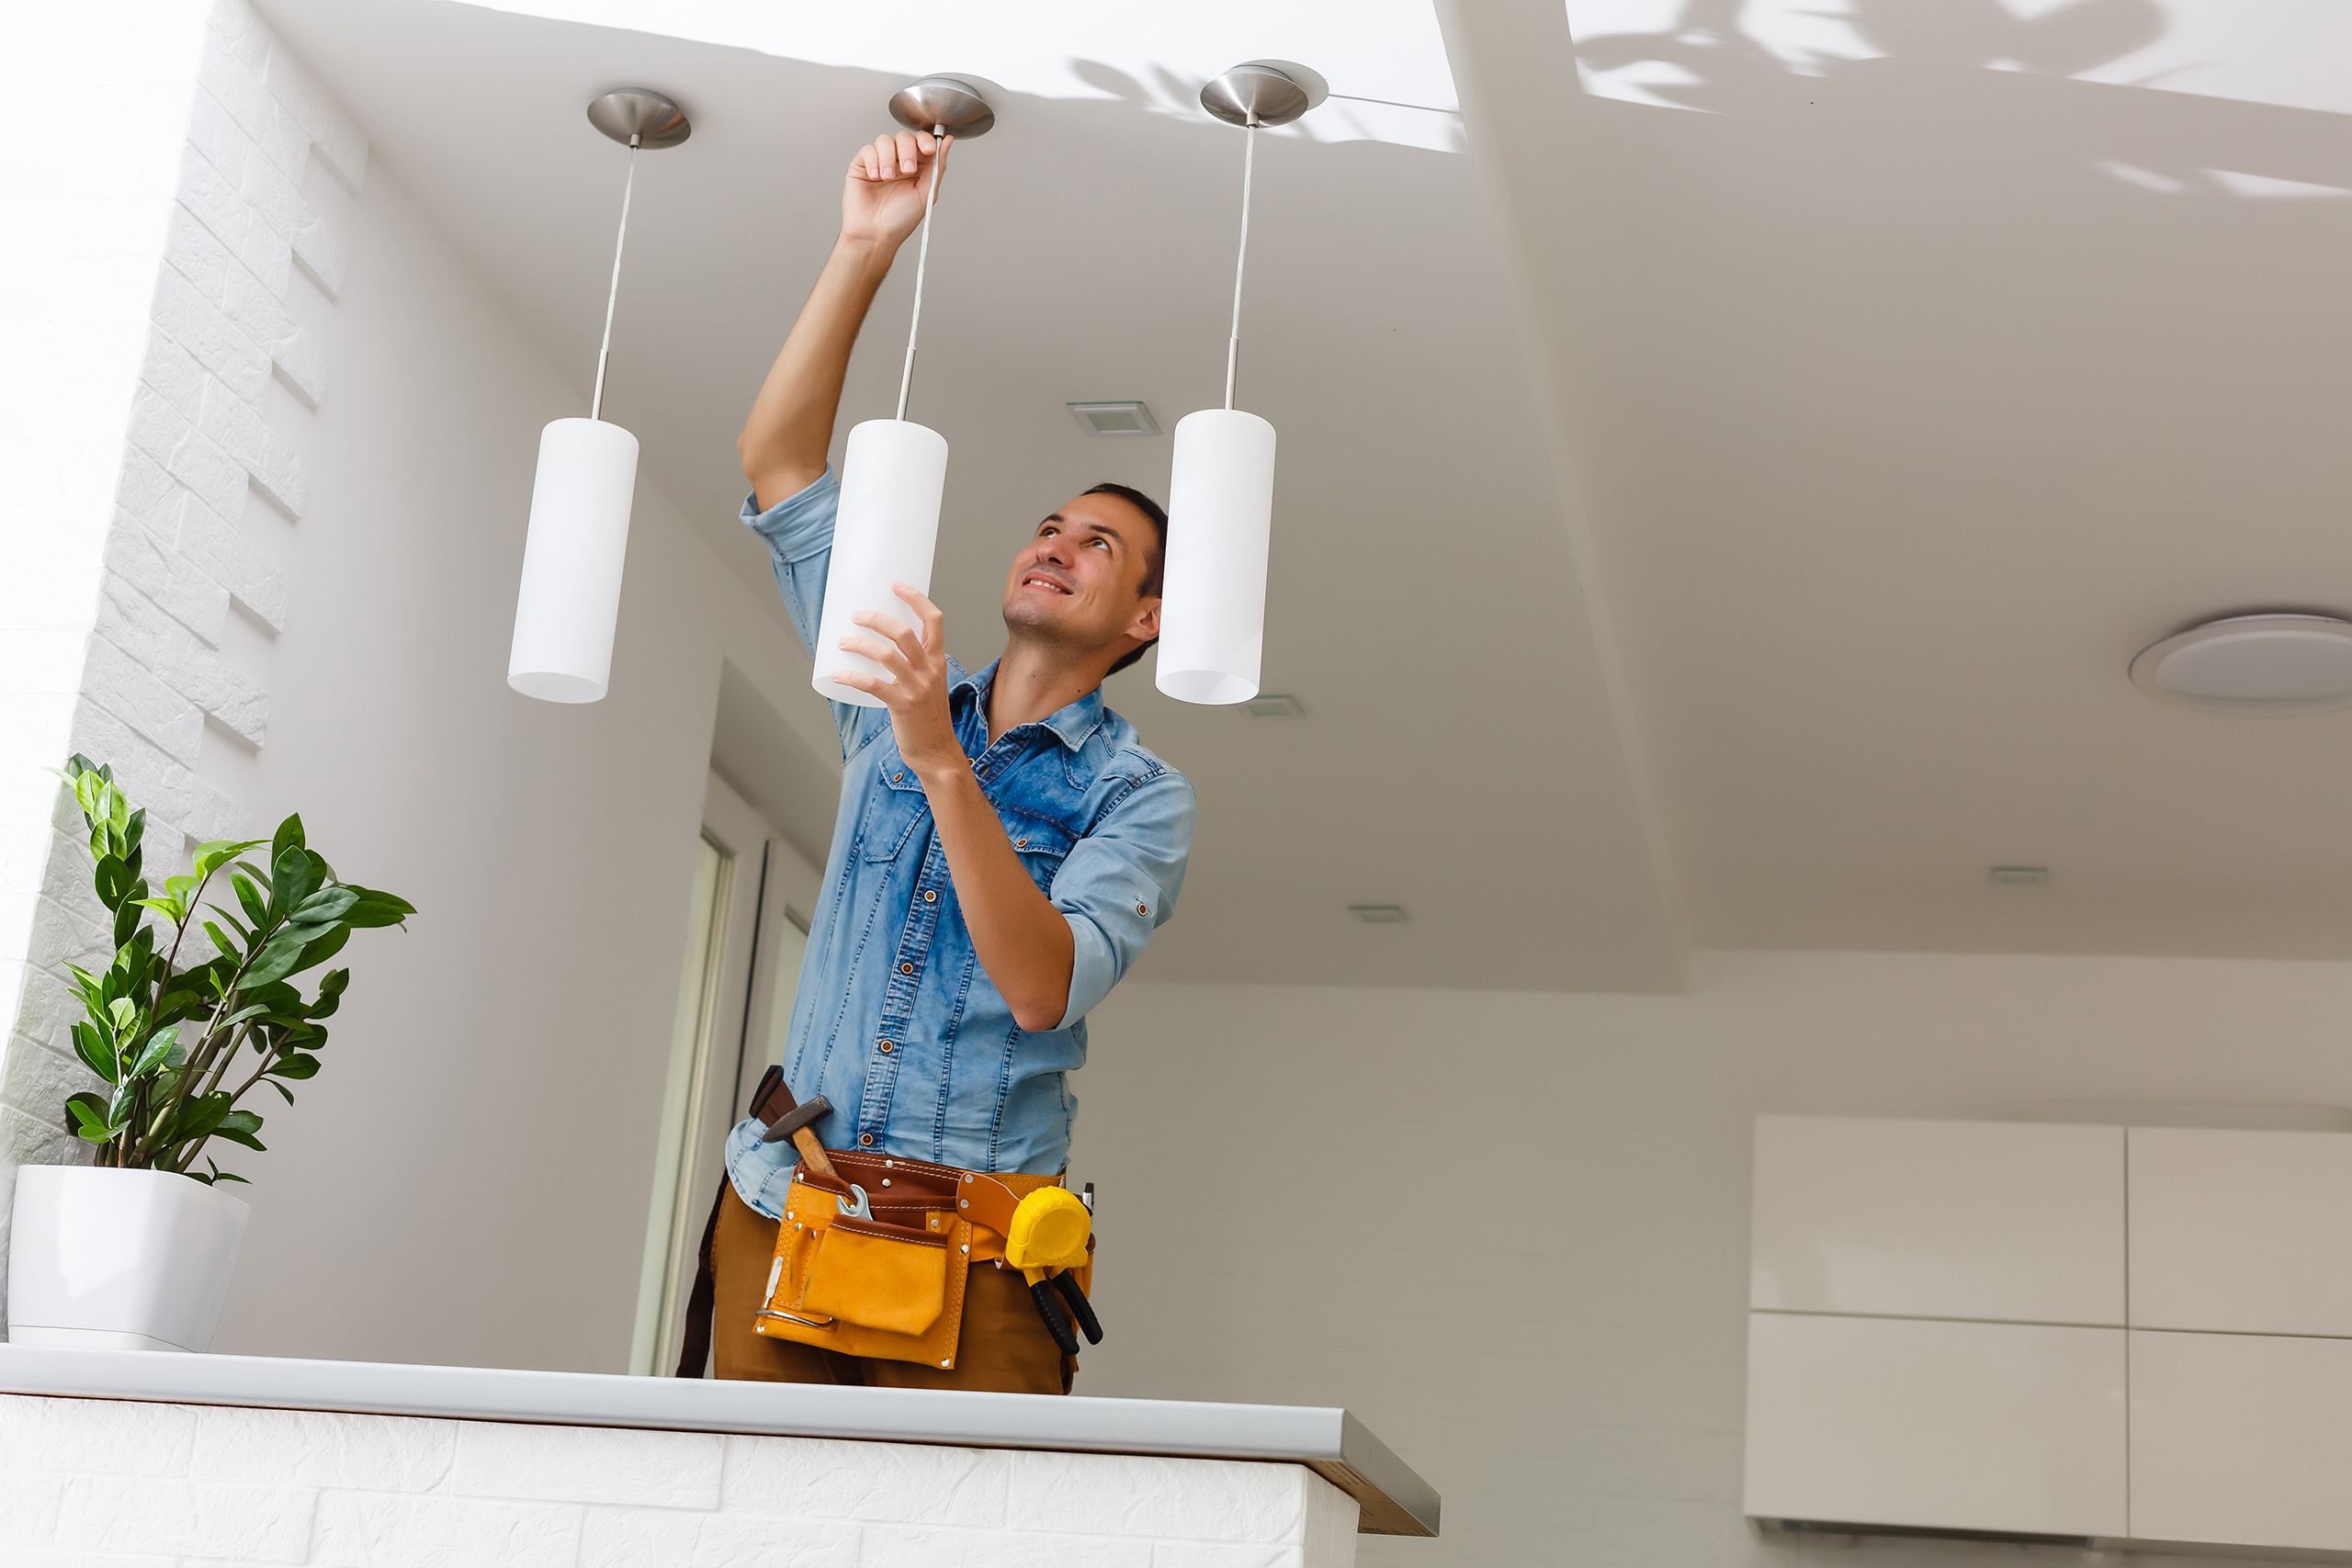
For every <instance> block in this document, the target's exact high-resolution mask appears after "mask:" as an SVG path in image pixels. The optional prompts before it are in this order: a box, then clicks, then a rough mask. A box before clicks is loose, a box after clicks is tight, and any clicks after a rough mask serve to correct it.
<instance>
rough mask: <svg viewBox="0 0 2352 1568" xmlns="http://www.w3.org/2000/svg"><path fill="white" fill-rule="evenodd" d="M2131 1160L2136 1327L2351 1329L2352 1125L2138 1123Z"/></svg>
mask: <svg viewBox="0 0 2352 1568" xmlns="http://www.w3.org/2000/svg"><path fill="white" fill-rule="evenodd" d="M2130 1159H2131V1181H2130V1187H2131V1325H2132V1326H2134V1327H2136V1328H2191V1329H2206V1330H2220V1331H2223V1332H2227V1333H2233V1334H2295V1335H2338V1336H2352V1133H2267V1132H2234V1131H2232V1132H2221V1131H2211V1130H2207V1129H2201V1128H2197V1129H2191V1128H2177V1127H2134V1128H2132V1129H2131V1155H2130ZM2346 1489H2347V1491H2352V1482H2348V1483H2346Z"/></svg>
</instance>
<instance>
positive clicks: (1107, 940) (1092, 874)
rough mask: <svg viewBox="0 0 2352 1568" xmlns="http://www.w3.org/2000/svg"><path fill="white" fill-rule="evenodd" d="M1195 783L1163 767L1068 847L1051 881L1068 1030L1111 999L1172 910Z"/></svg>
mask: <svg viewBox="0 0 2352 1568" xmlns="http://www.w3.org/2000/svg"><path fill="white" fill-rule="evenodd" d="M1192 848H1193V785H1192V784H1191V782H1190V781H1189V780H1187V779H1186V778H1185V777H1184V775H1183V774H1182V773H1176V772H1173V771H1172V770H1163V771H1161V772H1160V773H1157V774H1156V775H1155V776H1153V777H1151V778H1149V779H1147V780H1145V781H1143V782H1142V783H1140V784H1137V785H1136V787H1135V788H1134V789H1133V790H1131V791H1129V792H1128V793H1127V794H1126V795H1125V796H1124V797H1122V798H1121V799H1120V800H1119V801H1118V802H1117V803H1116V804H1115V805H1114V806H1113V807H1112V808H1111V809H1110V810H1109V811H1108V812H1107V813H1105V814H1104V816H1103V820H1102V821H1101V822H1100V823H1098V824H1097V825H1096V827H1095V829H1094V830H1093V831H1092V832H1091V833H1089V834H1087V836H1086V837H1085V838H1083V839H1080V840H1079V841H1078V842H1077V844H1076V845H1075V846H1073V847H1072V848H1071V850H1070V852H1069V855H1068V856H1067V857H1065V858H1064V859H1063V861H1062V866H1061V870H1060V871H1059V872H1058V873H1057V874H1056V875H1055V877H1054V889H1053V900H1054V908H1057V909H1059V910H1060V911H1061V912H1062V917H1063V918H1064V919H1067V920H1069V931H1070V938H1071V942H1072V947H1073V951H1072V954H1071V959H1070V974H1069V1010H1068V1011H1067V1012H1065V1013H1064V1014H1063V1015H1062V1021H1061V1022H1059V1023H1058V1024H1056V1025H1055V1027H1056V1028H1057V1029H1068V1028H1069V1027H1070V1026H1071V1025H1072V1024H1074V1023H1076V1022H1077V1021H1079V1020H1080V1019H1081V1018H1084V1017H1085V1016H1086V1015H1087V1014H1088V1013H1089V1012H1091V1011H1092V1010H1094V1008H1095V1007H1096V1006H1097V1005H1098V1004H1099V1003H1101V1001H1102V1000H1103V998H1104V997H1107V996H1109V995H1110V994H1111V987H1114V986H1115V985H1117V984H1118V983H1119V981H1120V980H1121V978H1123V977H1124V976H1125V974H1126V972H1127V968H1128V966H1129V965H1130V964H1134V963H1135V961H1136V958H1138V957H1139V956H1141V955H1142V953H1143V950H1144V947H1145V945H1146V944H1147V943H1148V942H1150V941H1151V933H1152V932H1153V931H1157V930H1159V927H1160V925H1161V924H1162V923H1163V922H1165V921H1166V920H1167V919H1168V918H1169V916H1170V915H1172V914H1174V913H1175V911H1176V895H1177V893H1178V891H1179V890H1180V889H1182V886H1183V884H1184V864H1185V862H1186V861H1187V859H1189V858H1190V856H1191V854H1192Z"/></svg>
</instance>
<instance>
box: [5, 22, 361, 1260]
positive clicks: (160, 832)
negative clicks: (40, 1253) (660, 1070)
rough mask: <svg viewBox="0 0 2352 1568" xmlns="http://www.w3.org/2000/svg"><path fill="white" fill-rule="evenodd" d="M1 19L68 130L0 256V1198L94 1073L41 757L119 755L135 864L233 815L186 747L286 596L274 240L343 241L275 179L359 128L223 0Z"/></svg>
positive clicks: (325, 154)
mask: <svg viewBox="0 0 2352 1568" xmlns="http://www.w3.org/2000/svg"><path fill="white" fill-rule="evenodd" d="M10 20H11V28H10V41H11V42H12V44H16V45H17V46H19V53H18V54H17V55H16V56H15V57H14V58H16V59H18V60H19V61H21V62H22V67H23V68H22V70H21V71H20V73H19V74H20V75H21V76H22V77H23V78H24V80H25V82H26V92H27V94H28V111H29V112H31V113H32V114H33V115H34V116H35V117H36V118H41V119H44V120H54V121H55V122H57V123H61V124H73V125H74V126H75V127H77V129H78V133H77V134H75V135H74V136H72V137H70V138H65V139H62V140H60V141H59V142H58V145H56V146H55V147H53V148H51V150H50V152H49V155H47V156H45V157H43V158H41V159H40V160H38V161H37V162H36V164H35V165H33V166H28V170H27V176H26V178H25V180H24V181H23V182H22V184H23V186H24V196H25V200H24V201H23V203H22V205H21V206H20V207H17V208H16V209H14V210H13V211H12V213H11V218H12V222H11V226H10V242H11V243H10V244H9V245H8V247H7V248H6V261H5V263H0V293H5V296H6V299H7V301H8V309H7V310H6V312H5V330H6V342H5V345H4V346H5V349H6V363H7V364H8V366H9V369H10V374H9V376H8V378H7V386H6V394H5V396H6V408H5V411H0V474H5V475H6V479H5V480H0V1025H5V1032H0V1200H6V1198H8V1197H9V1195H10V1193H11V1190H12V1189H13V1185H14V1183H13V1178H12V1173H13V1171H14V1169H15V1168H16V1166H17V1163H18V1162H20V1161H24V1160H57V1159H70V1158H73V1157H75V1156H76V1155H77V1154H80V1153H86V1152H87V1151H86V1149H84V1148H83V1147H82V1146H81V1145H76V1144H74V1142H73V1141H72V1140H71V1139H69V1138H67V1137H65V1136H64V1135H63V1134H62V1132H61V1130H60V1128H59V1124H58V1123H59V1115H58V1111H57V1106H58V1105H59V1104H60V1103H61V1102H62V1100H63V1098H64V1097H65V1095H66V1094H68V1093H69V1092H71V1091H72V1090H73V1089H78V1088H81V1087H83V1086H85V1084H87V1083H88V1082H90V1081H92V1080H91V1079H90V1077H89V1075H88V1074H87V1073H86V1072H85V1070H84V1069H83V1068H82V1067H81V1066H80V1065H79V1064H78V1063H77V1062H76V1061H75V1060H74V1055H73V1052H72V1050H71V1048H70V1046H69V1044H68V1043H67V1038H66V1023H67V1019H68V1016H69V1013H70V1012H71V1009H70V1008H69V1006H68V1005H67V1003H68V993H67V992H66V991H65V989H64V987H63V986H62V984H61V983H60V976H61V971H60V969H59V967H58V965H59V964H61V963H62V961H64V960H67V959H71V958H81V959H84V960H85V961H92V962H97V961H102V957H103V953H104V952H105V948H106V945H107V941H108V938H107V933H106V929H105V926H104V923H103V921H102V919H101V914H102V912H101V911H100V909H99V908H98V906H97V904H96V900H95V898H94V897H92V895H91V894H90V892H89V889H88V885H87V876H86V861H85V859H84V857H83V855H82V853H81V852H80V851H79V850H78V849H77V848H76V843H75V830H76V829H78V826H79V819H78V818H77V817H76V816H75V814H74V812H73V810H72V808H71V806H70V803H69V802H68V801H67V800H66V799H65V798H64V797H63V796H62V794H61V792H60V790H59V788H58V786H57V784H56V781H55V780H54V779H52V778H51V777H50V776H49V775H48V774H47V773H45V772H44V771H43V770H45V769H53V768H56V767H58V766H59V765H60V764H62V762H63V761H64V760H65V758H66V756H67V755H68V754H69V753H70V752H71V751H74V750H83V751H85V752H91V753H97V754H102V755H103V756H104V757H105V758H106V759H107V761H111V762H112V763H114V764H115V767H116V776H117V778H118V779H119V781H120V782H121V783H123V784H125V786H126V787H127V788H129V789H131V790H133V791H135V792H136V794H137V795H138V797H139V799H140V801H141V804H142V805H143V806H145V807H148V810H149V830H148V833H147V838H146V851H147V857H146V858H147V866H148V869H149V872H150V874H151V877H161V876H163V875H164V874H168V873H170V872H172V871H175V870H176V869H179V867H178V866H177V865H175V862H180V863H184V861H185V854H184V851H185V846H186V844H187V842H188V841H190V840H203V839H209V838H213V837H218V836H221V835H224V834H227V833H228V832H230V831H231V830H232V828H233V826H234V824H235V822H236V819H237V815H238V814H237V809H236V804H235V803H234V802H233V801H232V800H230V799H228V798H227V797H225V796H223V795H220V793H219V792H218V791H216V790H213V789H211V788H209V787H208V786H207V785H205V784H203V783H202V782H200V781H199V780H198V778H197V777H196V776H195V773H194V772H193V771H192V770H193V768H194V766H195V764H196V761H197V758H198V753H199V752H200V751H201V750H202V749H203V747H204V745H205V739H206V736H207V733H208V731H209V729H210V728H214V727H217V728H218V729H219V730H220V733H221V734H222V735H223V736H233V737H234V738H235V739H236V740H237V741H238V743H240V744H243V745H247V746H257V745H259V744H260V743H261V741H262V739H263V737H264V735H265V733H266V728H267V723H268V715H269V699H268V694H267V693H266V691H264V690H262V689H260V688H259V687H257V686H255V685H254V682H252V681H251V680H250V679H249V678H248V677H247V676H246V675H245V673H244V672H243V671H240V670H239V669H238V668H237V665H236V662H235V660H233V658H232V657H231V656H230V655H229V653H228V651H227V649H226V642H227V640H228V636H229V630H228V628H229V626H230V624H231V622H232V618H233V617H232V600H233V601H234V603H235V604H237V606H238V607H239V609H238V613H242V614H243V615H249V616H251V617H252V618H253V621H254V625H255V626H257V627H259V628H262V629H263V630H264V631H265V632H274V631H275V630H276V629H277V627H279V626H282V625H283V623H284V617H285V613H286V604H287V585H286V581H285V578H284V576H283V575H282V574H281V573H280V572H278V571H277V570H275V569H273V568H272V567H271V566H270V565H269V564H268V563H267V562H266V560H264V559H263V558H262V557H261V556H260V554H259V552H258V551H257V550H256V549H255V548H254V546H253V544H252V542H251V541H250V540H249V539H248V538H247V536H246V534H245V531H244V530H243V528H242V527H241V525H240V518H241V517H242V516H243V513H244V512H245V511H246V509H247V508H248V506H249V504H251V503H252V502H253V501H254V494H255V491H256V487H257V488H258V490H259V491H261V492H266V495H267V496H268V497H269V501H268V502H267V504H269V505H273V506H276V507H277V508H279V509H281V510H282V512H283V513H284V515H286V516H288V517H289V518H290V517H294V516H299V515H300V513H301V511H302V507H303V502H304V489H305V479H306V476H305V474H304V472H303V469H302V466H301V463H300V459H299V458H298V457H295V456H294V455H293V454H292V453H291V452H290V451H289V450H288V447H287V446H286V443H285V441H284V439H283V437H282V435H281V434H280V433H279V431H278V428H277V425H278V423H281V421H279V420H277V419H276V418H274V417H273V413H272V409H271V406H270V405H272V404H277V403H283V402H285V401H286V400H287V399H288V398H291V399H293V400H296V401H297V402H299V403H300V405H303V406H310V405H315V404H316V403H317V401H318V400H319V398H320V397H321V396H322V393H323V389H324V371H325V367H324V362H323V359H322V354H321V352H320V345H319V343H318V340H317V339H316V338H315V337H314V336H313V335H312V334H311V333H309V332H307V331H306V330H304V329H303V328H301V327H300V326H298V325H297V324H296V323H295V322H294V321H292V319H291V318H290V317H289V316H288V313H287V310H286V309H285V304H284V301H285V299H286V297H287V294H288V288H289V286H290V285H291V282H292V279H293V275H294V273H295V270H296V269H297V267H300V268H301V269H304V270H305V271H307V272H308V273H309V274H310V275H311V277H312V278H314V279H315V280H316V281H317V282H318V283H319V284H320V286H321V287H322V288H323V289H324V290H326V291H328V292H330V293H331V292H332V291H333V289H334V288H335V287H336V285H337V282H338V280H339V278H340V276H341V271H342V256H341V251H340V246H339V243H338V242H337V239H336V236H335V235H334V233H333V232H332V231H330V230H329V229H328V228H327V227H326V226H325V225H324V224H323V223H322V221H320V220H319V219H318V216H317V214H316V213H315V211H313V210H312V209H311V207H310V206H309V205H308V204H307V203H306V202H305V201H304V199H303V198H302V197H301V195H300V193H299V191H298V190H297V188H296V187H297V184H298V182H299V181H300V179H301V178H302V175H303V174H304V171H305V170H306V169H307V168H308V166H309V164H310V161H311V155H312V153H313V152H314V151H315V152H317V153H318V154H319V156H320V157H321V158H322V160H323V161H324V163H325V164H327V165H328V166H330V167H332V168H333V169H334V172H335V175H336V177H338V178H340V179H342V180H344V181H346V182H348V183H350V184H351V185H353V186H356V185H357V184H358V183H359V182H360V181H361V180H362V179H363V178H364V177H365V173H366V167H367V152H368V144H367V141H366V140H365V138H363V137H362V136H361V135H360V134H359V133H358V131H357V130H356V129H355V128H354V127H353V126H352V125H351V123H350V121H349V119H348V118H347V117H345V115H344V114H343V113H342V111H341V110H340V109H338V108H337V107H335V106H334V103H333V102H332V101H331V100H329V99H328V98H327V97H326V96H325V95H324V94H322V92H321V91H320V90H319V89H318V87H317V85H316V84H315V83H314V82H313V81H312V80H311V76H310V73H309V72H308V71H307V70H306V69H304V68H303V66H302V64H301V62H300V61H298V60H296V59H294V58H293V57H292V56H291V55H290V54H288V53H287V52H286V51H284V50H282V49H281V48H278V47H277V44H276V41H275V39H273V38H272V37H271V35H270V33H269V31H268V29H267V28H264V27H262V26H261V25H260V22H259V19H258V18H257V17H255V15H254V12H253V11H252V9H251V7H250V6H247V5H246V4H245V3H244V0H126V3H123V4H118V5H107V6H74V7H64V8H60V9H57V10H55V11H54V12H51V11H44V12H42V13H41V14H40V15H39V16H33V15H30V14H27V15H26V16H24V17H14V16H12V17H11V18H10ZM58 829H63V831H60V830H58ZM5 1234H6V1210H5V1207H4V1206H0V1235H5Z"/></svg>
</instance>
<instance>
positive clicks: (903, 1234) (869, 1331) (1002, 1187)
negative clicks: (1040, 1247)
mask: <svg viewBox="0 0 2352 1568" xmlns="http://www.w3.org/2000/svg"><path fill="white" fill-rule="evenodd" d="M825 1156H826V1157H827V1158H828V1159H830V1160H831V1162H832V1166H833V1169H834V1170H835V1172H836V1173H838V1175H839V1177H840V1179H839V1180H828V1179H826V1178H824V1177H822V1176H819V1175H817V1174H816V1173H814V1172H813V1171H810V1170H809V1169H808V1168H806V1167H805V1166H804V1167H801V1168H797V1169H796V1170H795V1171H794V1173H793V1179H792V1186H791V1188H790V1190H789V1191H788V1192H787V1194H786V1199H785V1213H784V1219H783V1220H782V1222H781V1223H779V1224H778V1225H777V1227H776V1247H775V1262H774V1264H773V1266H772V1267H771V1268H770V1269H769V1270H768V1284H767V1292H766V1295H765V1298H764V1300H763V1303H762V1306H761V1309H760V1312H759V1314H758V1316H757V1317H756V1318H755V1319H754V1320H753V1323H752V1327H753V1329H754V1330H755V1331H756V1332H758V1333H761V1334H764V1335H768V1336H770V1337H775V1338H779V1339H790V1340H795V1341H797V1342H798V1343H800V1344H803V1345H815V1346H820V1347H822V1348H825V1349H828V1350H839V1351H841V1352H842V1354H843V1355H849V1356H869V1357H873V1358H876V1359H880V1360H886V1361H917V1362H921V1363H922V1365H924V1366H930V1367H941V1368H949V1369H952V1368H953V1367H954V1366H955V1365H956V1341H957V1338H958V1336H959V1335H960V1334H961V1332H962V1329H963V1324H964V1286H965V1280H966V1275H967V1266H968V1265H970V1264H974V1263H986V1262H989V1261H991V1260H1001V1258H1003V1257H1004V1241H1005V1235H1006V1233H1007V1232H1008V1231H1010V1230H1011V1229H1012V1214H1013V1210H1014V1209H1015V1208H1016V1207H1017V1206H1018V1205H1019V1204H1020V1201H1021V1200H1022V1199H1023V1198H1025V1197H1027V1196H1028V1195H1029V1194H1030V1193H1032V1192H1035V1191H1036V1190H1038V1189H1039V1188H1042V1187H1054V1186H1058V1185H1059V1184H1060V1179H1059V1178H1057V1177H1050V1176H1022V1175H1017V1174H1012V1173H1010V1172H1004V1173H998V1174H995V1175H988V1174H983V1173H981V1172H978V1171H969V1170H959V1169H957V1168H955V1167H954V1166H947V1165H933V1164H930V1163H929V1162H927V1161H923V1160H910V1159H905V1158H900V1157H896V1156H888V1155H877V1154H873V1153H870V1152H865V1151H860V1150H852V1149H827V1150H826V1151H825ZM861 1192H862V1193H863V1194H864V1198H863V1201H860V1198H859V1193H861ZM1088 1245H1089V1257H1088V1260H1087V1262H1086V1263H1085V1264H1084V1265H1082V1266H1081V1267H1080V1268H1077V1269H1071V1270H1069V1272H1070V1273H1072V1274H1075V1275H1076V1276H1077V1277H1078V1279H1077V1283H1078V1287H1079V1289H1080V1291H1082V1292H1088V1293H1090V1294H1091V1292H1092V1289H1093V1284H1094V1267H1093V1259H1092V1257H1091V1245H1092V1244H1091V1238H1090V1240H1089V1244H1088Z"/></svg>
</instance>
